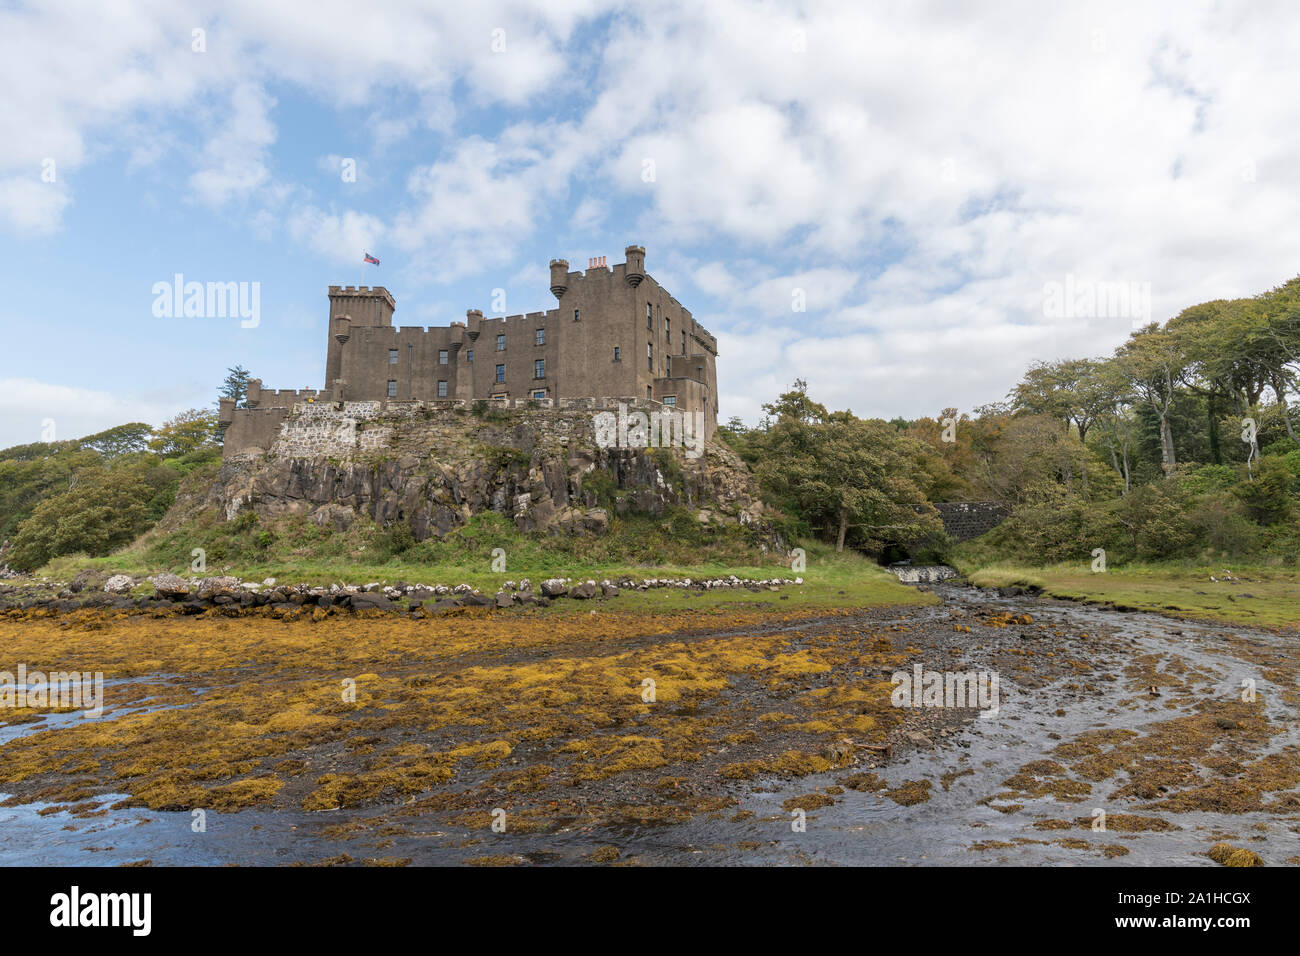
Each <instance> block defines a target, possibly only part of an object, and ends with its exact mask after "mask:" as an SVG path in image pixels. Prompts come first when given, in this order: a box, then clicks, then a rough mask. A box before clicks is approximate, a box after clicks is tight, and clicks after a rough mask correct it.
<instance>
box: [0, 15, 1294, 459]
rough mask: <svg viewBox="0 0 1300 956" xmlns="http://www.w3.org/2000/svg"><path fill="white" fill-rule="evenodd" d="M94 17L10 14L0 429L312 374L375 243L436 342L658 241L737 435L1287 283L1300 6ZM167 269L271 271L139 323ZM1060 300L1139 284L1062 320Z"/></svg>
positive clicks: (992, 370) (948, 400)
mask: <svg viewBox="0 0 1300 956" xmlns="http://www.w3.org/2000/svg"><path fill="white" fill-rule="evenodd" d="M100 6H102V5H95V6H90V5H85V4H71V3H68V4H64V3H59V2H44V3H41V4H39V5H38V6H31V7H28V6H23V5H17V6H14V5H5V6H4V7H3V8H2V9H0V81H3V83H2V85H0V89H3V91H4V92H3V93H2V94H0V96H3V98H4V109H3V110H0V142H3V143H4V144H5V145H4V147H3V149H2V150H0V257H2V258H0V261H3V262H4V263H5V273H6V278H7V280H8V281H7V282H6V283H5V289H6V294H5V295H4V296H0V327H2V330H3V333H4V342H5V347H4V350H3V352H0V446H3V445H9V444H15V443H20V442H27V441H34V440H38V439H39V438H40V437H41V435H42V431H43V430H44V429H46V428H47V427H48V423H49V422H51V421H52V422H53V423H54V428H55V430H56V437H59V438H70V437H76V436H78V435H81V434H86V433H89V432H92V431H96V430H99V429H101V428H104V427H108V426H110V425H113V424H117V423H120V422H123V421H128V420H144V421H148V422H151V423H154V424H157V423H160V422H161V421H162V420H163V419H165V418H167V417H169V416H170V415H172V414H175V413H176V412H178V411H180V410H182V409H185V408H188V407H193V406H200V405H206V404H209V403H211V401H212V400H213V398H214V396H215V390H216V388H217V385H218V384H219V382H220V380H221V378H222V377H223V375H224V372H225V369H226V368H227V367H228V366H231V365H234V364H236V363H239V364H242V365H244V366H245V367H247V368H248V369H250V370H251V371H252V373H253V374H254V375H257V376H259V377H261V378H262V379H263V381H264V382H265V383H266V384H267V386H269V387H285V388H300V387H304V386H309V385H310V386H319V385H321V384H322V378H323V366H324V337H325V330H326V319H327V308H326V305H327V302H326V297H325V290H326V287H327V286H328V285H330V284H344V285H347V284H356V283H357V282H359V281H360V280H361V278H362V269H361V261H360V260H361V255H362V250H363V249H368V250H369V251H371V252H372V253H374V254H375V255H377V256H378V257H379V258H380V259H381V260H382V265H381V266H380V267H379V268H378V269H374V268H370V269H368V270H367V272H366V274H365V279H366V281H367V282H368V283H379V284H383V285H385V286H387V287H388V288H389V290H390V291H391V292H392V293H393V294H394V296H395V297H396V299H397V303H398V311H397V321H398V322H399V323H400V324H403V325H429V324H444V323H446V322H448V321H450V320H453V319H457V318H462V317H463V316H464V312H465V310H466V309H467V308H482V309H484V310H485V311H490V309H491V304H492V296H493V292H494V290H495V289H498V288H501V289H505V290H506V310H507V311H508V312H510V313H516V312H524V311H534V310H539V309H547V308H551V307H552V306H553V305H554V299H553V297H552V296H551V295H550V293H549V291H548V285H549V282H548V278H547V271H546V263H547V261H548V259H550V258H551V257H552V256H557V255H560V256H564V257H566V258H568V259H569V261H570V262H571V263H572V264H573V265H574V267H575V268H577V267H579V266H585V263H586V259H587V257H589V256H596V255H605V256H607V257H608V259H609V261H610V262H618V261H622V250H623V248H624V247H625V246H626V245H627V244H629V243H632V242H637V243H641V244H643V245H645V246H646V248H647V258H646V265H647V268H648V270H649V271H650V272H651V273H652V274H654V275H655V276H656V278H658V279H659V280H660V281H661V282H662V283H664V285H666V286H667V288H668V289H669V290H670V291H672V292H673V293H674V294H675V295H676V296H677V298H678V299H679V300H680V301H682V302H683V303H684V304H685V305H686V306H687V307H688V308H690V309H691V310H692V311H693V312H694V314H695V315H696V317H697V318H698V319H699V320H700V321H702V322H704V324H705V325H706V326H707V327H708V328H709V329H710V330H711V331H712V332H714V333H715V334H716V335H717V337H718V340H719V348H720V356H719V362H718V370H719V380H720V382H719V385H720V390H721V406H722V416H723V418H726V417H729V416H730V415H740V416H741V417H743V418H745V419H746V420H748V421H750V422H754V421H756V420H757V418H758V417H759V415H760V406H761V403H762V402H764V401H768V400H770V399H772V398H773V397H774V396H775V395H776V394H778V393H779V392H780V391H781V390H783V389H784V388H786V387H787V386H788V385H789V384H790V382H791V381H793V379H794V378H795V377H801V378H804V379H806V380H807V381H808V382H809V384H810V387H811V390H812V392H813V395H814V397H816V398H818V399H819V400H822V401H824V402H826V403H828V404H830V405H832V406H835V407H850V408H852V409H853V410H854V411H856V412H858V413H859V414H864V415H880V416H884V417H892V416H894V415H899V414H901V415H906V416H909V417H916V416H919V415H926V414H934V413H936V412H937V411H938V410H939V409H942V408H945V407H949V406H955V407H958V408H960V409H962V410H966V411H969V410H971V409H972V408H974V407H975V406H976V405H979V404H982V403H985V402H989V401H995V400H998V399H1000V398H1002V397H1003V396H1004V395H1005V393H1006V392H1007V391H1008V390H1009V389H1010V387H1011V386H1012V385H1013V384H1014V383H1015V381H1016V380H1017V378H1018V377H1019V375H1020V374H1021V373H1022V372H1023V370H1024V368H1025V367H1026V366H1027V365H1028V364H1029V363H1030V362H1031V361H1033V360H1035V359H1047V358H1053V357H1057V356H1063V355H1095V354H1102V353H1104V352H1106V351H1108V350H1109V349H1111V348H1113V347H1114V346H1115V345H1116V344H1118V343H1119V342H1120V341H1121V340H1122V339H1123V338H1124V336H1125V335H1127V333H1128V331H1129V330H1130V329H1131V328H1132V326H1133V324H1134V322H1135V321H1141V320H1142V319H1144V318H1147V317H1149V318H1152V319H1157V320H1161V319H1165V318H1168V317H1169V316H1170V315H1172V314H1175V313H1176V312H1177V311H1178V310H1179V309H1181V308H1183V307H1184V306H1186V305H1189V304H1191V303H1194V302H1197V301H1202V300H1205V299H1210V298H1217V297H1221V296H1237V295H1246V294H1252V293H1255V292H1259V291H1262V290H1264V289H1266V288H1268V287H1271V286H1273V285H1277V284H1280V283H1281V282H1283V281H1285V280H1286V279H1288V278H1290V277H1291V276H1293V275H1295V274H1296V272H1297V271H1300V269H1297V266H1296V255H1295V250H1296V248H1297V245H1298V244H1300V217H1297V216H1295V215H1294V212H1293V208H1294V196H1295V195H1297V187H1298V186H1300V182H1298V181H1297V180H1298V179H1300V163H1297V161H1296V160H1297V159H1298V158H1300V156H1298V154H1300V123H1297V122H1296V116H1295V107H1294V105H1293V99H1294V98H1293V96H1292V95H1291V93H1292V92H1293V91H1294V90H1295V89H1297V88H1300V86H1298V84H1297V82H1296V81H1297V80H1298V79H1300V76H1297V73H1300V66H1298V65H1297V64H1296V62H1295V58H1294V55H1293V52H1292V51H1293V50H1294V49H1296V48H1297V46H1300V44H1298V43H1297V41H1300V36H1298V35H1297V34H1298V33H1300V27H1298V26H1297V24H1296V18H1294V17H1293V16H1291V15H1290V14H1289V11H1288V9H1287V7H1286V6H1285V5H1283V4H1269V3H1252V4H1249V5H1247V4H1240V5H1238V4H1225V3H1205V4H1195V3H1167V4H1160V3H1154V4H1148V5H1143V6H1142V8H1141V9H1140V10H1136V9H1132V8H1131V5H1129V4H1121V3H1115V4H1107V3H1090V4H1086V5H1084V4H1068V3H1067V4H1062V5H1053V6H1052V8H1051V9H1044V8H1043V5H1041V4H1030V3H1011V2H1006V3H997V4H984V5H980V4H976V5H969V4H946V3H940V4H921V3H917V4H872V5H863V4H859V3H849V2H846V3H840V2H831V0H827V2H809V3H798V4H780V3H739V2H733V0H717V2H714V3H709V4H707V5H700V4H681V5H675V4H664V5H653V6H651V5H645V4H639V5H629V4H618V3H607V2H602V0H575V2H555V3H547V4H545V5H540V4H527V3H511V2H485V3H476V4H473V5H450V4H427V3H392V4H384V3H378V4H366V5H358V4H356V3H351V2H348V3H343V2H334V0H327V2H322V3H301V4H299V3H290V2H286V3H275V4H268V3H265V2H261V3H252V2H242V0H234V2H230V3H223V4H211V5H208V4H185V3H181V4H177V3H166V2H161V0H158V2H152V0H123V2H122V3H120V4H116V5H113V6H112V9H100V8H99V7H100ZM431 8H432V9H431ZM196 30H201V31H203V32H202V33H201V34H196V33H195V31H196ZM196 38H197V39H196ZM345 160H353V161H355V165H356V170H357V177H356V181H355V182H345V181H344V178H343V176H342V174H341V173H342V168H343V164H344V161H345ZM51 161H52V166H51ZM51 168H52V169H53V173H54V175H53V177H50V176H49V170H50V169H51ZM51 178H52V179H53V181H48V180H49V179H51ZM176 273H182V274H183V275H184V276H185V277H186V279H187V280H197V281H201V282H209V281H211V282H223V283H224V282H256V283H258V284H259V287H260V295H261V301H260V323H259V324H258V326H257V327H256V328H241V327H240V323H239V320H238V319H237V318H220V317H209V318H197V317H190V318H185V317H156V316H154V315H153V312H152V304H153V300H154V296H153V293H152V288H153V286H154V284H155V283H157V282H170V281H171V279H172V277H173V275H174V274H176ZM1067 279H1069V280H1070V281H1071V282H1073V283H1074V284H1075V285H1077V286H1082V287H1089V288H1094V289H1095V288H1099V287H1101V286H1104V285H1106V284H1112V285H1114V286H1117V287H1118V286H1122V287H1123V288H1125V289H1129V288H1132V289H1140V290H1145V295H1135V296H1134V297H1133V298H1132V299H1131V300H1129V299H1126V300H1125V301H1124V303H1123V304H1122V307H1121V308H1119V309H1118V310H1112V311H1111V312H1109V313H1106V314H1100V313H1098V314H1086V313H1085V314H1078V312H1077V310H1076V311H1072V312H1071V313H1070V314H1069V315H1068V317H1066V318H1062V317H1060V315H1059V314H1054V313H1052V312H1051V310H1050V309H1048V308H1045V306H1044V302H1045V299H1046V298H1047V296H1046V291H1045V290H1047V289H1048V288H1049V287H1051V286H1052V285H1053V284H1058V286H1059V284H1061V283H1064V282H1065V281H1067ZM799 302H803V303H805V306H804V308H803V309H802V310H800V309H799V308H798V305H797V304H796V303H799Z"/></svg>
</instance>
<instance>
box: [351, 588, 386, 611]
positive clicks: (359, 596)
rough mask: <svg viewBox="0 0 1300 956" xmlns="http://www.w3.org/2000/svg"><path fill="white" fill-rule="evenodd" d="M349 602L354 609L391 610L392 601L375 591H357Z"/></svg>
mask: <svg viewBox="0 0 1300 956" xmlns="http://www.w3.org/2000/svg"><path fill="white" fill-rule="evenodd" d="M349 603H350V604H351V605H352V610H354V611H392V610H394V605H393V602H392V601H390V600H389V599H388V598H387V597H386V596H385V595H383V594H380V593H379V592H377V591H358V592H357V593H356V594H354V595H352V597H351V599H350V601H349Z"/></svg>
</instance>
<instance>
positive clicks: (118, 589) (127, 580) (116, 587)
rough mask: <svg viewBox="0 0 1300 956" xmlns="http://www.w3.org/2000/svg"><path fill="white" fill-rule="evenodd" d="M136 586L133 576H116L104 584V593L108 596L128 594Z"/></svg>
mask: <svg viewBox="0 0 1300 956" xmlns="http://www.w3.org/2000/svg"><path fill="white" fill-rule="evenodd" d="M134 585H135V581H133V580H132V579H131V575H129V574H115V575H113V576H112V577H111V578H109V579H108V580H107V581H105V582H104V591H105V592H106V593H108V594H126V593H127V592H128V591H130V590H131V588H132V587H134Z"/></svg>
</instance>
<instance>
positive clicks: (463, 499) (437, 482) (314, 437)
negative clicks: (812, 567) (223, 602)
mask: <svg viewBox="0 0 1300 956" xmlns="http://www.w3.org/2000/svg"><path fill="white" fill-rule="evenodd" d="M360 404H367V403H360ZM408 404H409V405H410V406H412V407H406V406H407V405H408ZM593 414H594V413H593V411H591V410H573V409H566V410H557V409H549V408H537V409H531V408H528V409H524V408H519V409H509V410H504V409H483V408H480V409H477V410H471V409H466V408H451V407H438V406H431V405H425V404H422V403H418V402H416V403H402V404H401V405H399V404H397V403H392V404H389V405H388V406H386V407H383V408H380V407H378V405H377V403H369V404H368V406H367V408H366V409H358V408H356V407H352V406H349V407H347V408H346V409H341V408H336V407H335V406H332V405H298V406H296V407H295V408H294V411H293V413H292V414H291V415H290V416H289V417H288V418H287V419H286V420H285V422H284V423H283V425H282V426H281V432H280V437H279V439H277V440H276V441H275V443H274V444H273V445H272V446H271V448H270V450H269V451H268V452H267V454H266V455H258V456H245V457H234V458H230V459H227V460H226V462H225V463H224V464H223V465H222V468H221V470H220V472H219V473H218V476H217V479H216V481H215V483H214V484H213V485H212V487H211V489H210V491H209V492H208V494H207V496H206V498H204V499H202V500H201V504H202V506H203V507H206V508H213V509H217V510H218V511H219V512H220V513H221V514H222V515H223V516H224V517H225V518H227V519H235V518H237V517H238V516H239V515H240V514H241V513H243V512H245V511H249V510H251V511H253V512H255V513H257V514H258V515H259V516H260V517H275V516H279V515H299V516H303V517H306V518H308V519H310V520H312V521H314V522H316V523H318V524H320V525H321V526H323V527H330V528H332V529H334V530H340V531H341V530H346V529H347V528H348V527H350V526H351V524H352V522H353V521H354V520H355V519H356V517H357V516H358V515H365V516H367V517H369V518H371V519H372V520H373V521H374V522H375V523H376V524H378V525H379V526H381V527H387V526H391V525H393V524H395V523H405V524H407V525H409V527H410V529H411V533H412V535H413V537H414V538H415V540H416V541H423V540H425V539H426V538H429V537H431V536H437V537H441V536H443V535H445V534H447V533H448V532H450V531H452V530H454V529H456V528H458V527H460V526H462V525H464V524H465V523H466V522H468V521H469V520H470V519H471V518H472V517H473V516H474V515H476V514H480V513H483V512H487V511H495V512H498V513H500V514H503V515H506V516H507V517H509V518H510V519H511V520H513V522H514V524H515V526H516V527H517V528H518V529H519V530H520V531H522V532H534V531H551V532H569V533H575V532H585V533H590V534H601V533H603V532H604V531H605V530H606V529H608V527H609V522H610V518H611V515H624V514H628V513H643V514H652V515H658V514H664V513H666V512H668V511H669V510H671V509H676V508H686V509H689V510H690V511H692V512H693V513H694V514H695V515H696V517H697V519H699V520H700V522H701V524H702V525H704V526H709V525H719V524H721V525H725V524H738V525H742V526H746V527H749V528H751V529H752V530H753V531H754V532H755V533H756V537H757V539H758V542H759V544H760V546H765V547H780V546H781V543H780V542H779V541H778V540H777V539H776V538H775V536H774V535H773V534H772V533H771V527H770V522H769V520H768V518H769V514H768V512H767V509H766V508H765V507H764V505H763V503H762V502H761V501H760V499H759V497H758V489H757V485H756V482H755V481H754V478H753V475H752V474H751V473H750V471H749V469H748V468H747V467H746V465H745V464H744V462H742V461H741V460H740V459H739V457H738V456H737V455H735V454H734V453H733V452H732V451H731V450H730V449H728V448H727V447H726V446H725V445H722V444H721V443H718V442H711V443H708V444H707V445H705V446H704V449H703V452H702V453H701V454H698V455H697V456H696V457H691V456H690V455H688V454H687V450H686V449H684V448H681V447H674V448H602V447H599V446H598V445H597V443H596V433H595V427H594V421H593ZM367 416H369V417H367ZM199 503H200V502H199V501H196V500H193V499H191V501H190V506H191V507H192V506H193V505H196V504H199Z"/></svg>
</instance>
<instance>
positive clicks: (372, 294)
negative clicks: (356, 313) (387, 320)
mask: <svg viewBox="0 0 1300 956" xmlns="http://www.w3.org/2000/svg"><path fill="white" fill-rule="evenodd" d="M329 295H330V298H331V299H333V298H338V297H348V298H359V299H362V298H365V299H384V300H385V301H386V302H387V303H388V305H389V307H390V308H391V309H393V310H394V311H396V309H397V300H396V299H394V298H393V294H392V293H391V292H389V291H388V290H387V289H385V288H384V287H383V286H382V285H377V286H368V285H332V286H330V287H329Z"/></svg>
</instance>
